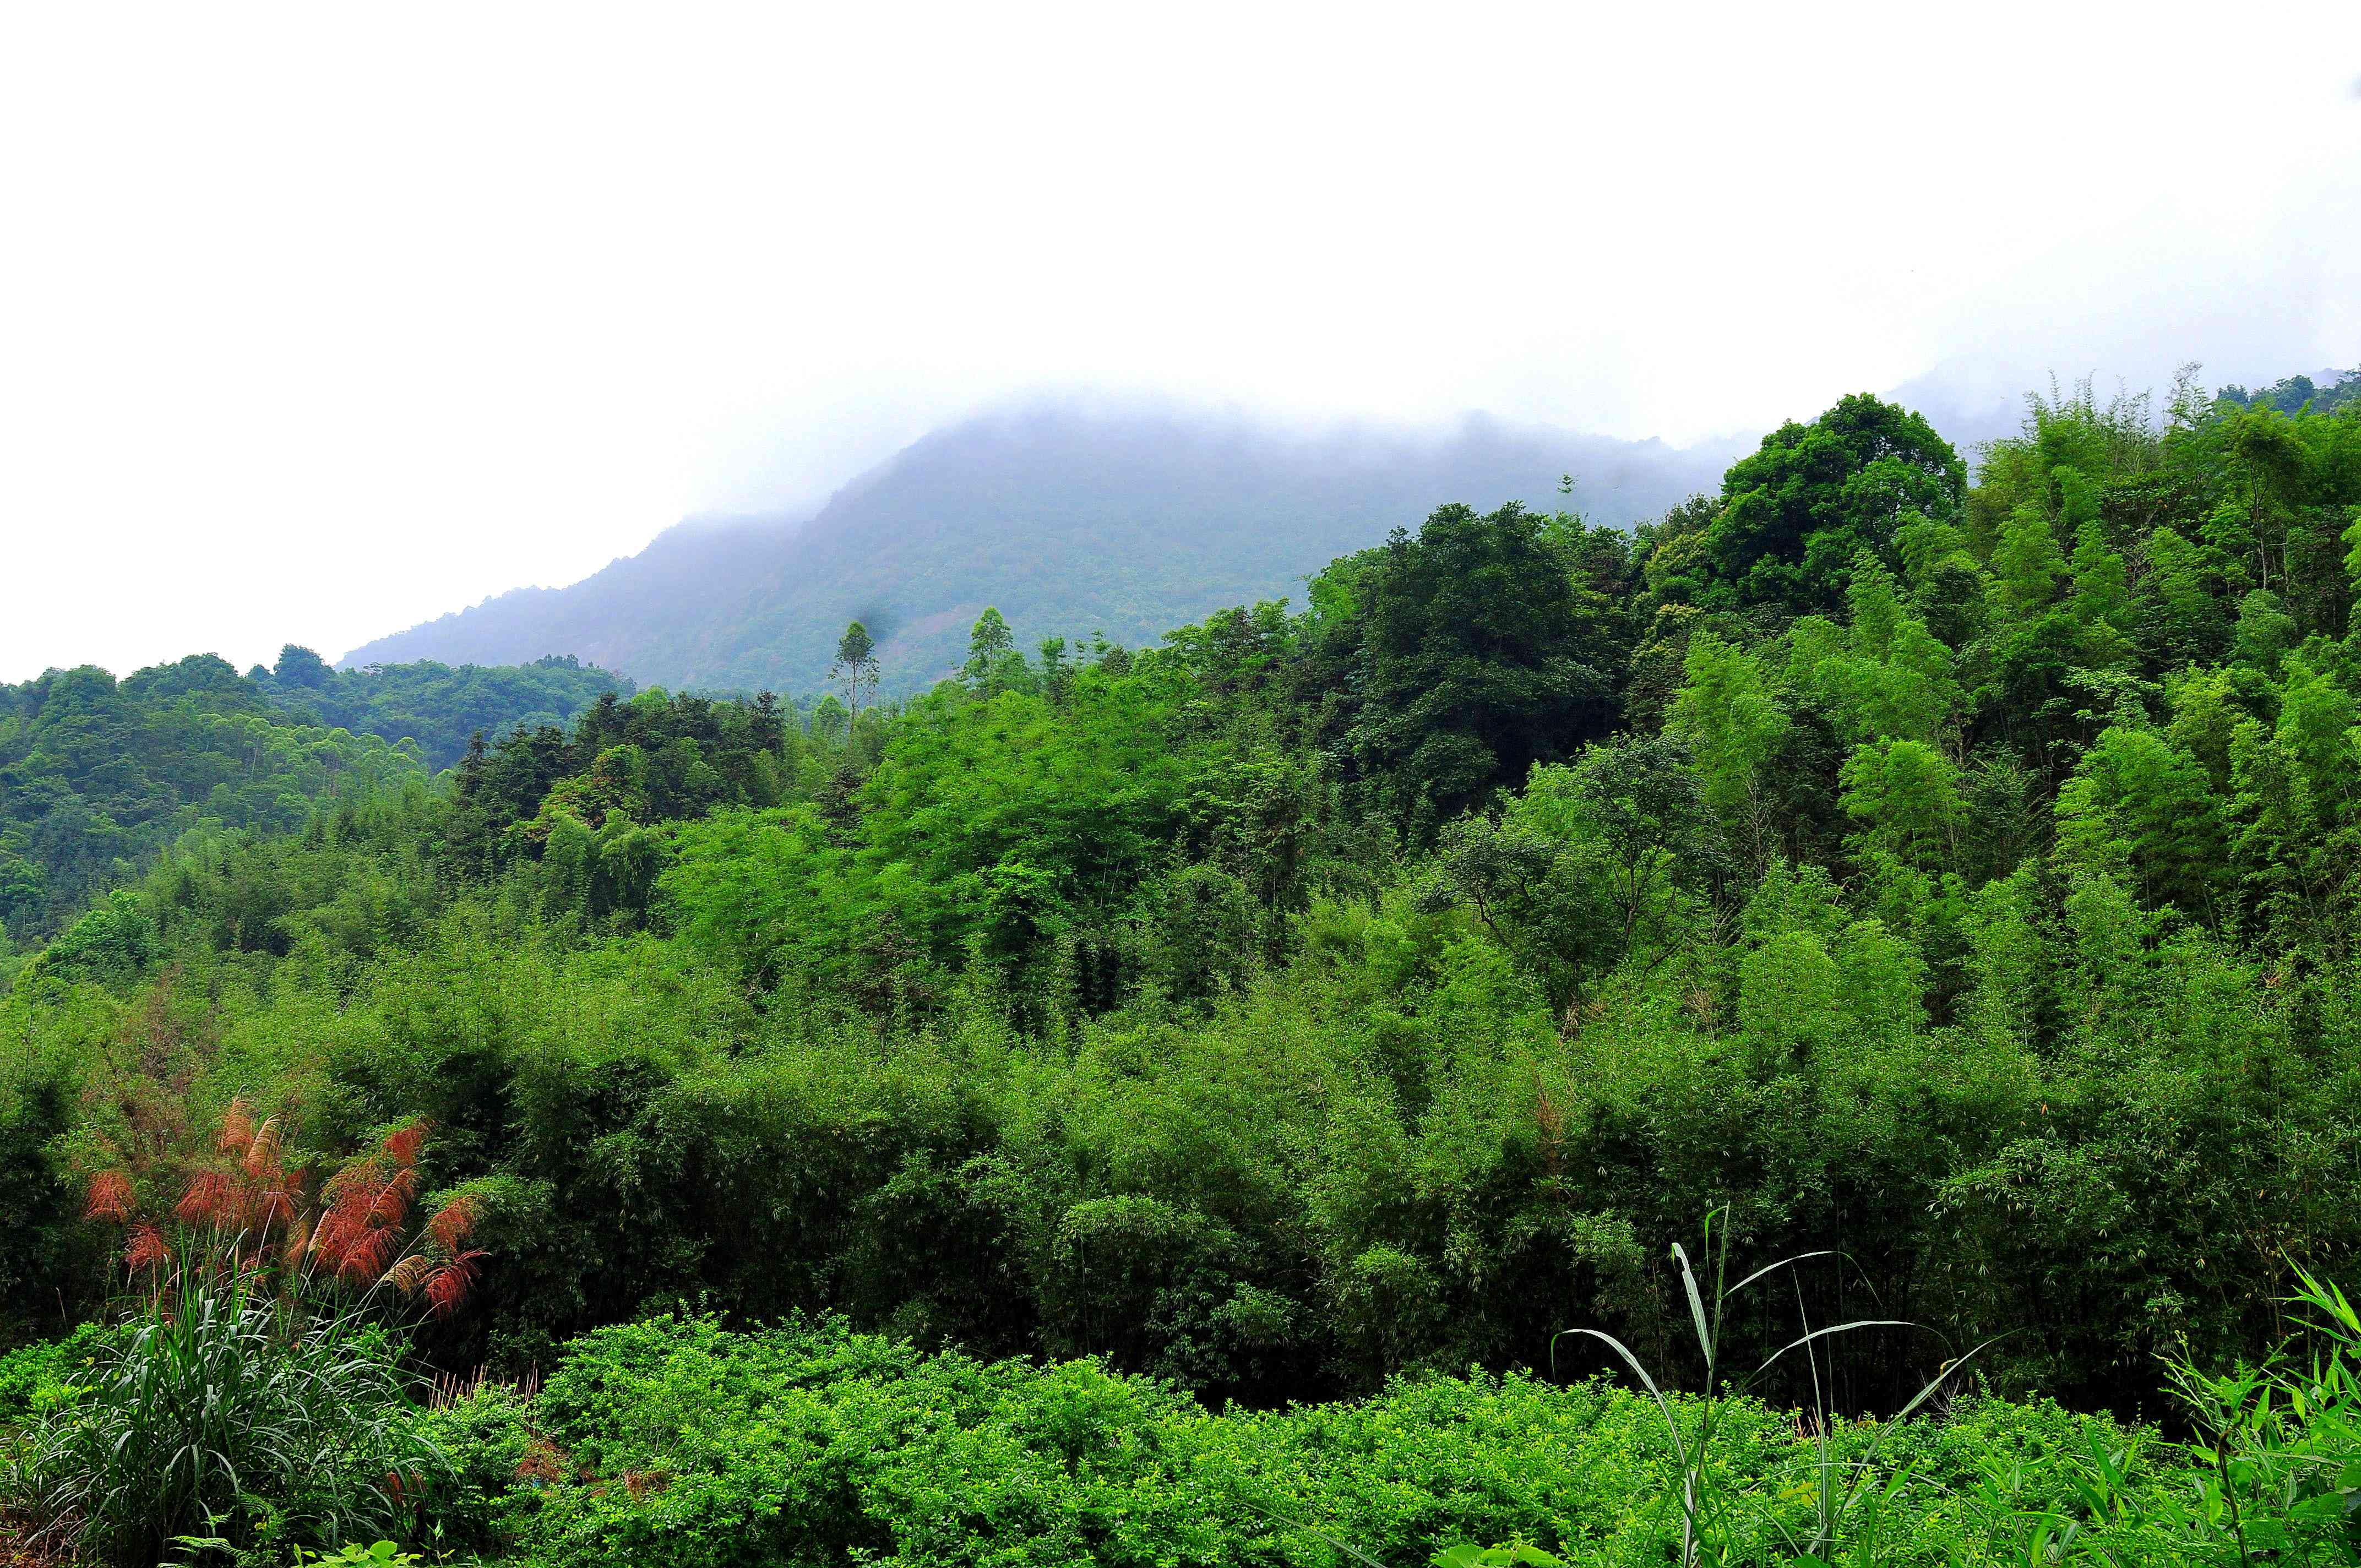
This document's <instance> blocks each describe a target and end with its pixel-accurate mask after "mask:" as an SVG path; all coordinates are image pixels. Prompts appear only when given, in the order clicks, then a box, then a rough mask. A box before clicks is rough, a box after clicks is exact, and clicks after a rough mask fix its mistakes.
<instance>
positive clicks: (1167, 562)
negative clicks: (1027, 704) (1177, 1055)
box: [343, 409, 1726, 694]
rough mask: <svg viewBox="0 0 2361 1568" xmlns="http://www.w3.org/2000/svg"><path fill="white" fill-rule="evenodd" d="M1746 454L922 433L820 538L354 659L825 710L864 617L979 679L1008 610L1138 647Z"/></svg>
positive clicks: (1671, 484) (817, 521)
mask: <svg viewBox="0 0 2361 1568" xmlns="http://www.w3.org/2000/svg"><path fill="white" fill-rule="evenodd" d="M1725 460H1726V454H1723V453H1718V452H1717V453H1708V452H1704V451H1700V452H1697V453H1688V452H1678V451H1675V450H1672V449H1670V448H1668V447H1665V446H1663V445H1661V444H1657V443H1653V442H1646V443H1624V442H1614V441H1607V440H1602V439H1600V438H1598V437H1595V436H1581V435H1572V434H1565V433H1552V432H1534V431H1522V430H1511V429H1508V428H1504V427H1500V426H1497V425H1492V424H1488V423H1485V422H1470V423H1469V424H1468V425H1467V426H1466V428H1464V429H1462V430H1461V431H1459V432H1458V433H1455V434H1454V435H1451V436H1449V437H1442V436H1437V437H1433V438H1412V437H1407V436H1397V435H1390V434H1384V433H1345V434H1339V435H1331V436H1320V437H1314V436H1308V435H1307V436H1290V435H1286V434H1281V433H1274V432H1271V431H1268V430H1264V429H1261V428H1258V427H1256V426H1253V425H1249V424H1246V423H1243V422H1235V421H1232V420H1226V419H1220V418H1214V417H1211V416H1204V415H1191V414H1180V413H1137V412H1133V413H1126V412H1112V411H1103V412H1095V413H1093V412H1085V411H1069V410H1057V409H1049V410H1040V411H1030V412H1016V413H1006V414H1000V415H994V416H990V417H986V418H982V419H977V420H972V421H970V422H966V423H964V424H960V425H955V426H952V427H950V428H947V429H944V430H940V431H938V432H936V433H933V434H931V435H928V436H927V437H926V438H924V439H923V440H921V441H918V442H917V443H916V444H913V445H911V446H910V447H909V448H908V449H906V451H904V452H902V453H900V454H899V455H896V456H895V457H894V458H893V459H892V460H891V461H889V462H887V463H885V464H884V465H883V466H880V467H879V468H877V469H876V470H875V471H874V472H873V473H870V474H868V475H866V476H864V477H862V478H860V479H858V480H856V481H855V482H854V483H852V484H851V485H849V486H847V487H846V488H844V490H843V491H842V492H841V493H840V494H839V495H838V496H836V497H835V499H832V500H830V501H829V504H828V505H827V506H826V507H825V508H824V509H822V510H821V511H820V512H819V514H818V516H817V517H814V518H812V519H810V520H809V521H800V522H799V521H796V520H792V519H757V520H751V521H748V520H741V521H734V522H706V523H697V524H684V525H682V526H681V527H679V528H676V529H674V530H673V531H672V532H668V533H666V534H664V536H663V537H662V538H660V539H658V540H657V541H656V542H655V543H653V544H651V545H649V546H648V548H647V549H646V550H644V551H642V553H641V554H638V555H635V556H632V557H631V558H629V559H627V560H622V561H618V562H616V563H614V564H613V565H609V567H607V568H606V569H605V570H604V571H602V572H599V573H598V574H597V575H596V576H591V577H589V578H588V579H586V580H585V581H583V582H580V583H577V584H575V585H574V586H572V587H566V588H555V589H551V588H525V589H519V590H517V591H516V592H513V593H509V594H503V595H501V596H500V597H499V598H493V599H489V600H487V601H486V602H485V603H483V604H481V605H478V606H476V607H475V608H474V609H468V610H465V611H462V612H460V613H458V614H456V615H448V616H445V617H443V618H442V619H441V620H435V621H432V622H429V623H427V624H426V625H423V626H418V627H413V628H412V629H410V630H407V631H403V632H398V633H396V634H394V635H392V636H390V637H385V638H380V639H379V640H378V641H374V642H371V643H369V644H368V645H367V646H366V647H363V648H359V649H357V650H355V651H354V652H351V653H350V654H347V655H346V658H345V660H344V661H343V663H346V664H357V663H368V662H370V661H388V660H412V659H442V660H446V661H458V660H472V661H475V662H478V663H522V662H524V661H526V660H530V659H536V658H539V657H541V656H542V655H544V654H547V653H576V654H579V655H581V656H582V657H583V658H584V659H587V660H591V661H594V662H595V663H599V664H602V665H605V666H606V667H607V668H609V669H615V670H623V671H628V672H629V673H630V674H631V675H633V676H634V677H636V678H637V679H638V680H640V681H642V682H643V683H652V684H657V685H664V686H668V687H671V688H673V689H675V690H679V689H682V688H687V689H691V690H703V691H740V692H747V693H752V692H754V691H759V690H770V691H779V692H793V693H798V694H805V693H814V692H817V691H818V689H819V688H820V686H821V685H822V683H823V682H824V680H825V679H826V677H827V672H828V668H829V662H830V656H831V652H832V651H833V650H834V648H835V646H836V639H837V634H838V633H839V632H840V631H841V630H843V628H844V624H845V622H846V621H848V620H856V619H857V620H862V621H863V622H865V623H866V624H867V625H868V627H869V629H870V630H871V631H872V632H873V633H874V634H875V635H876V637H877V639H878V641H879V644H880V646H879V649H878V654H879V658H880V661H881V671H880V673H881V675H882V677H883V683H884V689H886V690H887V691H889V692H895V693H908V692H916V691H921V690H924V689H925V688H926V687H927V686H928V685H932V684H933V683H934V682H935V681H936V680H937V679H938V678H939V677H941V676H943V675H946V674H950V673H951V672H952V671H953V670H955V669H957V668H958V666H959V663H960V661H961V659H962V658H963V657H965V655H966V651H967V633H968V627H969V626H970V625H971V624H972V622H973V621H974V620H975V619H976V617H977V616H978V615H980V614H982V613H983V609H985V608H986V607H987V606H993V607H996V608H998V609H1000V611H1001V612H1002V614H1003V615H1005V616H1006V617H1007V618H1009V619H1010V620H1013V621H1014V622H1015V623H1016V624H1018V625H1020V626H1024V627H1026V628H1027V630H1029V631H1030V632H1031V634H1032V635H1034V636H1037V637H1041V636H1049V635H1059V636H1063V637H1066V638H1068V639H1069V640H1071V641H1077V642H1080V641H1087V640H1088V639H1089V638H1091V637H1092V636H1093V635H1104V636H1105V637H1107V638H1108V639H1110V640H1112V641H1116V642H1122V643H1126V644H1131V645H1135V646H1136V645H1137V644H1138V643H1140V642H1143V641H1155V640H1156V639H1157V638H1159V637H1160V636H1162V635H1163V633H1164V632H1165V631H1167V630H1170V628H1172V627H1174V626H1178V625H1180V624H1183V623H1184V622H1189V621H1194V620H1200V619H1202V617H1204V616H1206V615H1208V614H1210V613H1212V612H1213V611H1215V610H1218V609H1222V608H1223V607H1224V606H1225V605H1236V604H1250V603H1253V602H1255V601H1257V600H1259V599H1275V598H1281V597H1283V596H1293V595H1300V593H1301V587H1302V583H1303V579H1304V577H1305V576H1308V575H1310V574H1311V573H1313V572H1316V571H1318V570H1319V569H1320V568H1321V567H1322V566H1323V565H1326V564H1327V562H1328V560H1329V559H1330V557H1332V556H1334V555H1337V554H1341V553H1343V552H1345V551H1349V550H1356V549H1359V548H1361V547H1363V546H1365V545H1369V544H1374V543H1377V542H1378V541H1379V540H1380V539H1382V538H1384V537H1385V533H1386V531H1387V530H1388V529H1389V528H1391V527H1392V526H1393V525H1394V524H1395V523H1396V522H1397V521H1400V520H1401V519H1402V518H1404V517H1416V516H1419V515H1421V514H1422V513H1423V512H1424V511H1425V510H1427V509H1428V508H1429V507H1431V506H1433V504H1434V499H1435V498H1437V497H1442V496H1450V497H1457V498H1459V499H1465V500H1468V501H1471V502H1476V503H1477V504H1479V505H1481V506H1482V507H1484V508H1486V509H1489V508H1491V507H1495V506H1498V505H1499V504H1500V503H1502V502H1504V501H1509V500H1516V499H1522V500H1524V501H1526V502H1527V503H1529V504H1532V503H1538V502H1543V501H1548V500H1551V499H1554V498H1555V497H1556V495H1557V492H1558V488H1559V485H1560V482H1561V480H1562V478H1563V477H1565V475H1566V474H1568V473H1569V472H1571V473H1572V474H1573V475H1574V477H1576V489H1575V496H1576V500H1577V501H1578V502H1579V503H1580V504H1581V505H1582V506H1584V507H1585V508H1587V509H1588V510H1590V511H1591V512H1592V513H1593V514H1594V517H1593V521H1603V522H1617V523H1631V522H1637V521H1645V520H1647V519H1650V518H1653V517H1654V516H1656V515H1658V514H1659V513H1661V512H1662V511H1663V510H1664V509H1665V508H1666V507H1669V506H1671V505H1673V504H1674V503H1675V502H1676V501H1678V500H1680V499H1682V498H1683V497H1685V496H1686V495H1688V494H1689V493H1690V492H1691V491H1693V490H1697V489H1703V488H1710V487H1711V484H1712V482H1713V477H1714V476H1715V475H1716V474H1717V473H1719V469H1720V466H1721V464H1722V463H1723V462H1724V461H1725Z"/></svg>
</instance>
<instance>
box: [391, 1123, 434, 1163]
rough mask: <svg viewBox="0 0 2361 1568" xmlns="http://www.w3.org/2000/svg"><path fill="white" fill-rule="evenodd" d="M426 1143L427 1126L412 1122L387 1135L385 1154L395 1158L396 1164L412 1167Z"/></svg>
mask: <svg viewBox="0 0 2361 1568" xmlns="http://www.w3.org/2000/svg"><path fill="white" fill-rule="evenodd" d="M425 1143H426V1124H425V1123H423V1122H412V1123H411V1124H409V1125H408V1126H404V1127H396V1128H395V1129H394V1130H393V1131H392V1132H390V1133H388V1134H387V1135H386V1138H385V1152H386V1153H388V1154H390V1155H391V1156H392V1157H393V1158H394V1162H395V1163H396V1164H398V1165H410V1164H412V1163H414V1162H415V1161H416V1160H417V1158H418V1151H419V1150H420V1149H421V1148H422V1147H423V1146H425Z"/></svg>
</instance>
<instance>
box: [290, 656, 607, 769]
mask: <svg viewBox="0 0 2361 1568" xmlns="http://www.w3.org/2000/svg"><path fill="white" fill-rule="evenodd" d="M246 678H247V680H249V681H251V682H253V683H254V684H255V685H257V686H258V687H260V688H261V690H262V691H263V693H264V694H265V695H266V696H269V698H270V700H271V701H272V702H274V703H276V704H277V705H278V706H279V707H280V708H282V709H284V710H285V711H286V712H288V713H289V714H291V715H292V716H293V717H295V718H299V719H302V721H304V722H306V723H313V724H324V725H327V726H328V727H330V728H331V729H349V730H351V731H352V732H353V733H354V734H356V735H377V736H381V737H383V738H384V739H386V740H415V741H417V742H418V745H419V749H420V751H422V752H423V754H424V756H425V758H426V765H427V766H428V767H429V768H434V769H442V768H447V767H449V766H450V765H451V764H452V763H454V762H457V761H458V760H459V759H460V757H461V756H462V755H464V754H465V753H466V751H467V746H468V743H469V742H470V741H471V740H474V739H475V737H476V736H477V735H478V733H482V734H485V735H491V736H500V735H505V734H507V733H508V732H509V731H510V730H511V729H519V728H522V729H540V728H541V727H542V726H544V725H545V724H566V723H569V722H571V721H572V720H573V718H574V716H575V715H577V714H578V713H580V712H581V711H582V710H583V709H584V708H586V707H589V706H590V705H591V704H592V703H594V702H596V701H598V699H599V698H600V697H602V696H606V695H607V694H609V692H612V693H614V694H615V695H617V696H631V694H632V693H634V692H636V691H638V690H639V687H638V685H636V684H635V683H634V682H632V681H631V680H630V679H629V678H628V677H626V676H622V675H618V674H610V673H609V672H608V671H605V670H601V669H598V668H597V667H596V666H595V665H586V664H584V663H582V662H581V661H580V660H578V659H577V658H575V657H574V656H573V655H572V654H570V653H553V654H549V655H547V656H545V657H543V658H538V659H535V660H534V661H533V663H529V664H528V663H519V664H461V665H459V666H458V667H456V669H455V668H453V667H452V666H450V665H448V664H437V663H431V662H428V663H415V664H369V665H366V666H364V667H362V668H360V669H357V670H338V669H334V668H331V667H330V666H329V664H328V663H327V661H325V660H324V659H322V658H321V657H320V656H319V655H318V654H317V653H314V652H312V650H311V649H309V648H299V647H297V646H295V645H294V644H293V643H290V644H288V645H287V647H285V648H284V649H282V650H280V655H279V663H278V664H277V666H276V667H274V668H270V669H265V668H264V667H263V666H261V665H260V664H257V665H256V666H255V667H254V668H252V669H250V670H248V671H247V673H246Z"/></svg>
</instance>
